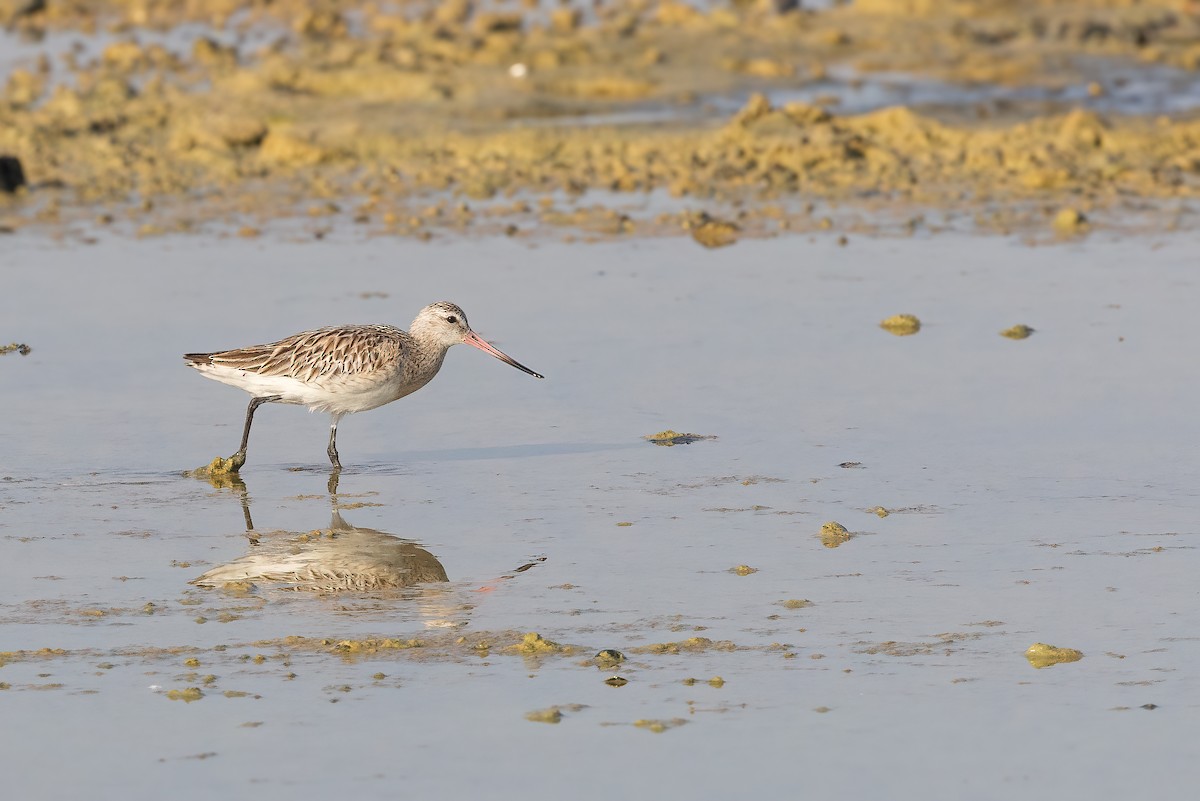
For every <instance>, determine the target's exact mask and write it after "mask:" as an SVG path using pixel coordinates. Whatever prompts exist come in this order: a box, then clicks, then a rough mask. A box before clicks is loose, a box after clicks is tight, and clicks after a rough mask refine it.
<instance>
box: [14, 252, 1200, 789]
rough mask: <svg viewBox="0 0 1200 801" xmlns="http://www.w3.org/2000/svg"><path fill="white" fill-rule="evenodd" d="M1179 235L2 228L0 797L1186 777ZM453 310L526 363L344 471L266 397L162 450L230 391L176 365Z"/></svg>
mask: <svg viewBox="0 0 1200 801" xmlns="http://www.w3.org/2000/svg"><path fill="white" fill-rule="evenodd" d="M1196 247H1197V240H1196V237H1195V236H1194V235H1191V234H1183V233H1178V234H1173V235H1171V236H1169V237H1164V238H1161V239H1150V238H1146V237H1142V238H1132V239H1128V240H1124V241H1121V240H1117V239H1114V238H1106V237H1105V236H1104V235H1102V234H1096V235H1093V236H1092V237H1090V238H1086V239H1083V240H1078V241H1074V242H1068V243H1063V244H1057V245H1053V246H1042V247H1031V246H1028V245H1026V244H1023V243H1021V242H1019V241H1016V240H1012V239H1004V238H999V237H990V238H985V237H976V236H960V235H957V234H944V235H941V236H938V237H934V238H924V237H915V238H909V239H886V238H874V239H872V238H864V237H852V238H851V240H850V242H849V244H848V245H847V246H844V247H839V246H838V244H837V238H836V236H835V235H833V234H827V235H822V236H816V237H812V238H809V237H803V236H791V237H781V238H775V239H759V240H744V241H742V242H739V243H738V244H737V245H736V246H734V247H729V248H723V249H720V250H705V249H703V248H701V247H699V246H698V245H696V244H694V243H692V242H691V241H690V240H681V239H658V240H638V239H631V240H627V241H621V242H610V243H602V244H592V245H580V244H574V245H566V244H560V243H555V242H534V243H532V244H531V243H529V242H521V241H513V240H510V239H505V238H495V239H492V238H488V239H482V240H472V239H459V240H456V241H452V242H450V241H434V242H432V243H428V244H420V243H417V242H412V241H407V240H405V241H396V240H390V239H386V240H385V239H359V238H355V237H351V236H345V235H340V234H337V235H333V236H330V237H327V238H326V239H325V240H324V241H322V242H315V243H313V242H310V243H303V244H301V243H292V242H287V241H277V240H275V239H273V238H270V237H264V238H262V239H259V240H254V241H244V240H216V239H211V238H203V239H201V238H185V237H178V238H177V237H159V238H153V239H147V240H141V241H136V240H129V239H124V238H120V237H112V238H108V237H103V236H102V237H101V238H100V240H99V241H98V242H97V243H96V244H94V245H78V244H56V243H52V242H49V241H47V240H45V239H42V238H38V237H37V236H35V235H33V234H31V233H28V232H20V233H17V234H15V235H12V236H9V237H6V238H5V239H4V242H3V250H2V251H0V264H2V265H3V267H4V275H5V289H4V292H3V294H2V295H0V321H3V322H2V324H3V326H4V329H3V330H2V331H0V340H3V341H4V342H8V341H9V340H16V341H19V342H23V343H26V344H28V345H29V346H30V347H31V348H32V351H31V353H29V354H28V355H26V356H22V355H20V354H18V353H9V354H5V355H3V356H0V397H2V398H3V408H4V412H5V424H4V425H3V426H2V427H0V542H2V545H0V547H2V548H3V552H4V559H3V560H2V561H0V586H3V587H4V591H3V594H2V595H0V687H3V689H2V690H0V710H2V713H0V719H2V720H3V721H4V723H3V725H2V726H0V754H3V756H2V757H0V761H2V763H3V764H4V765H5V768H6V769H5V775H6V787H7V788H8V791H9V792H10V793H12V794H13V797H38V798H75V797H78V796H79V794H80V793H81V792H87V791H92V792H99V793H104V792H106V791H113V790H116V789H118V788H120V789H122V790H123V792H124V793H125V794H126V795H130V796H133V797H144V798H150V797H160V796H161V795H163V794H166V793H170V794H171V795H172V796H173V797H177V798H184V799H188V798H197V799H198V798H210V797H212V795H213V793H214V792H222V791H223V792H229V793H233V794H239V793H245V792H248V791H252V792H254V793H255V794H256V795H257V796H259V797H264V798H284V797H288V798H316V797H325V796H328V795H330V794H331V793H339V792H347V791H349V792H353V793H356V794H358V795H360V796H363V797H369V798H384V797H389V798H390V797H396V795H397V793H403V794H406V795H411V796H414V797H424V796H428V795H433V794H434V793H437V794H439V795H444V796H447V797H460V796H464V795H466V794H467V793H474V792H477V791H478V790H479V789H480V788H487V792H488V793H489V794H490V795H492V796H494V797H499V798H517V797H549V796H551V795H555V796H560V795H567V794H569V795H571V796H572V797H580V798H601V797H607V796H609V795H610V794H611V790H612V787H613V781H614V778H613V777H614V775H618V776H620V777H621V779H620V781H621V783H622V784H623V785H624V786H625V787H627V788H628V789H629V790H630V791H631V792H634V793H636V794H637V795H638V796H649V795H651V794H665V793H670V794H672V795H673V796H674V795H679V796H684V795H686V796H687V797H693V798H719V797H730V796H731V795H736V794H738V793H740V792H744V791H745V790H747V789H751V790H752V791H753V792H755V794H756V795H760V796H766V797H783V796H784V794H788V795H791V794H794V792H795V790H796V788H797V787H803V788H804V789H805V790H807V791H808V792H809V793H810V794H812V795H814V796H821V797H833V796H842V797H868V796H870V797H878V796H879V795H881V794H884V793H886V795H887V797H890V798H900V799H911V798H930V797H933V798H962V797H964V796H968V795H969V796H970V797H973V798H1001V797H1005V798H1007V797H1011V796H1012V794H1013V793H1014V792H1018V793H1019V792H1032V793H1035V794H1037V795H1046V796H1048V795H1051V794H1055V793H1058V794H1067V795H1070V796H1076V797H1080V796H1083V795H1085V794H1102V795H1105V796H1115V795H1118V794H1128V793H1132V792H1135V791H1144V790H1147V789H1152V790H1153V791H1154V792H1157V793H1158V794H1160V795H1161V796H1163V797H1168V798H1183V797H1186V794H1187V792H1188V788H1190V787H1192V786H1194V784H1195V782H1196V780H1197V779H1198V778H1200V776H1198V775H1197V774H1198V769H1197V768H1196V763H1195V760H1191V759H1188V758H1187V757H1188V756H1189V755H1190V753H1191V751H1192V749H1193V742H1192V738H1191V737H1190V733H1191V728H1192V723H1191V722H1192V720H1193V719H1194V715H1195V712H1196V707H1197V705H1198V704H1200V684H1198V682H1197V679H1196V677H1195V674H1194V673H1193V672H1191V671H1189V670H1188V666H1189V665H1192V664H1195V662H1196V659H1197V658H1198V657H1200V645H1198V640H1197V639H1196V633H1195V626H1194V614H1193V613H1194V606H1195V580H1194V577H1195V575H1196V574H1197V569H1198V567H1200V558H1198V554H1197V550H1196V537H1197V525H1196V520H1197V511H1198V510H1200V497H1198V494H1197V491H1196V486H1197V479H1198V478H1200V476H1198V475H1197V472H1198V470H1197V465H1196V462H1195V460H1194V458H1192V455H1193V450H1194V449H1193V448H1192V445H1191V443H1194V442H1196V441H1197V440H1198V439H1200V422H1198V421H1197V419H1196V416H1195V414H1194V398H1195V397H1196V396H1197V393H1198V391H1200V386H1198V384H1200V379H1198V377H1197V375H1196V374H1195V371H1193V370H1191V369H1190V367H1189V365H1190V364H1191V363H1192V361H1194V360H1193V359H1192V351H1193V350H1194V348H1193V347H1192V344H1191V343H1192V342H1193V339H1194V309H1195V308H1196V306H1197V300H1200V298H1197V287H1196V283H1195V270H1194V254H1195V252H1196ZM443 298H444V299H449V300H453V301H455V302H458V303H459V304H461V305H462V306H463V307H464V309H465V310H466V312H467V313H468V314H469V315H470V319H471V322H472V325H473V326H474V327H475V328H476V330H478V331H479V332H480V333H481V334H482V335H483V336H484V337H486V338H488V339H489V340H492V341H494V342H496V344H497V345H498V346H499V347H501V348H502V349H504V350H505V351H506V352H508V353H510V354H512V355H514V356H515V357H516V358H518V359H520V360H521V361H522V362H523V363H525V364H528V365H530V366H531V367H532V368H534V369H536V370H538V371H539V372H543V373H545V374H546V376H547V380H546V381H544V382H538V381H533V380H531V379H529V378H528V376H523V375H521V374H520V373H518V372H517V371H515V370H511V369H508V368H506V367H504V366H503V365H498V364H496V363H494V361H493V360H491V359H487V358H486V357H484V356H483V355H482V354H479V353H475V352H474V351H471V350H469V349H467V348H456V349H454V350H452V351H451V353H450V355H449V356H448V358H447V363H446V365H445V367H444V368H443V371H442V373H441V374H440V375H439V376H438V377H437V379H435V381H434V382H433V383H432V384H431V385H430V386H429V387H427V388H425V389H423V390H421V391H420V392H418V393H417V394H415V395H413V396H411V397H409V398H405V399H402V400H401V401H398V402H397V403H395V404H392V405H390V406H386V407H383V408H382V409H379V410H376V411H373V412H371V413H367V414H363V415H358V416H353V417H350V418H347V419H346V420H344V421H343V423H342V425H341V426H340V429H339V439H338V444H339V448H340V450H341V455H342V461H343V463H344V464H345V465H346V466H347V467H346V469H345V470H344V471H343V472H342V474H341V476H340V479H339V481H338V482H337V487H336V494H334V495H331V494H330V493H329V487H328V483H329V478H330V476H329V469H328V464H327V462H326V459H325V454H324V449H325V439H326V436H327V419H326V418H325V417H324V416H321V415H309V414H307V413H305V412H304V411H303V410H301V409H298V408H295V407H277V406H268V407H264V408H263V409H262V410H260V413H259V416H258V418H257V419H256V423H255V430H254V436H253V439H252V441H251V447H250V457H249V461H248V463H247V465H246V467H245V468H244V469H243V473H242V477H241V478H242V483H231V484H229V485H227V486H213V485H212V484H210V483H207V482H205V481H201V480H198V479H195V478H189V477H185V476H184V475H183V472H184V471H186V470H188V469H190V468H193V467H196V466H198V465H200V464H203V463H205V462H207V461H209V460H210V459H211V458H212V457H214V456H217V455H222V456H225V455H228V454H229V453H232V451H233V450H234V449H235V448H236V446H237V439H238V437H239V435H240V429H241V420H242V414H243V412H244V409H245V400H246V398H245V396H244V395H243V394H242V393H239V392H237V391H235V390H233V389H231V388H229V387H224V386H220V385H218V384H215V383H212V382H208V381H205V380H203V379H202V378H201V377H200V376H198V375H196V374H195V373H194V372H192V371H190V370H188V369H187V368H186V367H185V366H184V365H183V362H182V359H180V354H182V353H184V352H188V351H194V350H209V349H219V348H226V347H232V346H236V345H243V344H249V343H255V342H264V341H270V340H273V339H277V338H279V337H282V336H284V335H287V334H290V333H293V332H295V331H299V330H302V329H305V328H311V327H316V326H320V325H327V324H334V323H339V322H392V323H397V324H401V325H406V324H407V322H408V320H410V319H411V318H412V316H413V315H414V314H415V313H416V311H417V310H419V309H420V308H421V307H422V306H423V305H425V304H426V303H429V302H431V301H434V300H438V299H443ZM901 313H909V314H914V315H916V316H917V317H919V319H920V323H921V326H920V330H919V332H918V333H916V334H914V335H910V336H902V337H901V336H893V335H892V334H891V333H889V332H888V331H885V330H883V329H881V328H880V327H879V325H878V323H879V321H881V320H883V319H884V318H886V317H889V316H892V315H895V314H901ZM1017 324H1025V325H1028V326H1030V327H1032V328H1033V329H1034V332H1033V334H1032V335H1031V336H1029V337H1028V338H1026V339H1021V340H1013V339H1009V338H1006V337H1003V336H1001V335H1000V332H1001V331H1002V330H1005V329H1009V328H1010V327H1012V326H1014V325H1017ZM664 429H673V430H675V431H677V432H681V433H692V434H697V435H715V436H716V439H701V440H698V441H695V442H692V443H691V444H680V445H674V446H672V447H662V446H659V445H656V444H653V443H651V442H648V441H646V440H644V439H643V436H645V435H650V434H654V433H656V432H660V431H663V430H664ZM835 521H836V522H838V523H840V524H841V525H842V526H843V527H844V528H845V530H846V533H847V534H848V537H835V538H832V539H829V538H825V539H823V538H822V527H823V525H824V524H826V523H830V522H835ZM249 526H252V528H248V527H249ZM830 545H836V546H837V547H830ZM347 563H350V564H354V565H357V566H358V567H359V571H358V573H357V574H356V575H358V576H359V577H360V578H359V579H354V580H351V585H353V581H355V580H357V581H359V584H358V585H353V586H349V588H345V587H339V586H336V582H337V581H338V580H340V579H339V578H338V575H343V574H337V572H336V571H335V570H333V569H331V568H329V567H328V566H329V565H331V564H341V565H344V564H347ZM281 564H284V565H286V566H289V568H290V569H293V570H295V571H307V572H306V573H304V575H305V576H307V577H308V578H309V579H311V580H310V581H304V580H301V579H299V578H297V576H298V575H299V573H293V574H292V575H291V577H290V578H287V577H286V576H281V568H280V567H279V566H280V565H281ZM272 566H274V567H272ZM272 570H274V572H272ZM217 571H226V572H224V573H218V572H217ZM255 571H258V572H255ZM322 571H324V572H322ZM206 574H207V575H209V576H214V575H215V576H220V578H219V579H217V578H214V579H211V580H209V581H206V582H204V583H205V584H209V585H211V586H201V585H198V584H193V583H191V582H193V581H194V580H196V579H198V578H199V577H201V576H203V575H206ZM363 575H370V576H374V577H377V578H378V577H382V578H378V581H377V582H376V583H375V584H371V583H369V581H367V580H365V579H362V578H361V576H363ZM226 579H228V580H226ZM322 581H323V582H325V583H322ZM805 602H807V603H805ZM533 632H536V633H537V635H539V636H538V637H530V636H529V634H530V633H533ZM1038 642H1043V643H1049V644H1052V645H1055V646H1060V647H1065V648H1072V649H1077V650H1079V651H1081V652H1082V653H1083V658H1082V659H1080V660H1078V661H1074V662H1069V663H1062V664H1055V665H1053V666H1050V667H1045V668H1042V669H1036V668H1034V667H1033V666H1032V665H1031V663H1030V662H1029V661H1027V660H1026V658H1025V656H1024V654H1025V651H1026V649H1027V648H1029V646H1031V645H1032V644H1034V643H1038ZM604 649H614V650H616V651H619V652H620V653H621V654H622V655H623V656H624V660H623V661H614V660H601V662H600V664H599V665H597V664H596V662H595V661H594V660H593V657H594V656H595V655H596V654H597V652H599V651H601V650H604ZM614 676H619V677H621V678H623V679H625V680H626V683H624V684H621V683H620V682H617V681H612V679H613V677H614ZM554 721H557V722H554ZM131 776H136V777H137V780H138V781H137V785H136V789H131V782H130V777H131Z"/></svg>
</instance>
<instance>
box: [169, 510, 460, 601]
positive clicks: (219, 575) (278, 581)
mask: <svg viewBox="0 0 1200 801" xmlns="http://www.w3.org/2000/svg"><path fill="white" fill-rule="evenodd" d="M255 541H256V542H257V545H256V546H254V547H252V548H251V549H250V552H249V553H247V554H246V555H245V556H242V557H239V558H238V559H234V560H233V561H232V562H229V563H228V564H224V565H220V566H218V567H214V568H213V569H212V570H209V571H208V572H207V573H205V574H204V575H202V576H200V577H198V578H196V579H194V580H193V581H192V584H196V585H197V586H200V587H221V586H223V585H225V584H228V583H231V582H249V583H251V584H271V585H274V586H277V587H279V588H281V589H290V590H300V591H306V592H318V593H334V592H347V591H349V592H365V591H371V590H381V589H401V588H404V587H409V586H412V585H414V584H421V583H428V582H445V581H449V579H448V578H447V577H446V570H445V568H443V567H442V564H441V562H439V561H438V560H437V557H435V556H434V555H433V554H431V553H430V552H429V551H426V550H425V549H424V548H420V547H418V546H416V545H414V544H413V543H411V542H407V541H405V540H402V539H400V538H399V537H395V536H392V535H391V534H385V533H383V532H382V531H376V530H374V529H370V528H358V527H357V526H352V525H350V524H349V523H347V522H346V521H345V520H344V519H343V518H342V516H341V514H339V513H338V511H337V510H336V509H335V510H334V512H333V519H332V521H331V522H330V524H329V528H328V529H325V530H321V531H314V532H311V533H308V534H295V533H292V532H280V533H279V534H277V535H268V536H262V535H259V536H258V537H257V539H256V540H252V542H255Z"/></svg>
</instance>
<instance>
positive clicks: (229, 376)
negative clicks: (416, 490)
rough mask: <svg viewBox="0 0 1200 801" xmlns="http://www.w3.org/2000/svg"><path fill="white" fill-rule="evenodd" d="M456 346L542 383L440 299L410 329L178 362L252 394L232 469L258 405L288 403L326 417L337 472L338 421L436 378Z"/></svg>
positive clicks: (284, 342) (355, 329)
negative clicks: (464, 346)
mask: <svg viewBox="0 0 1200 801" xmlns="http://www.w3.org/2000/svg"><path fill="white" fill-rule="evenodd" d="M460 342H464V343H466V344H468V345H472V346H474V347H476V348H479V349H480V350H482V351H483V352H484V353H490V354H491V355H493V356H495V357H496V358H497V359H499V360H500V361H502V362H505V363H506V364H511V365H512V366H513V367H516V368H517V369H518V370H522V371H524V372H526V373H529V374H530V375H531V376H533V377H534V378H543V376H541V375H539V374H538V373H535V372H534V371H533V370H530V369H529V368H528V367H526V366H525V365H523V364H521V363H520V362H518V361H516V360H515V359H512V358H510V357H509V356H506V355H505V354H503V353H501V352H500V351H499V350H497V349H496V348H495V347H493V346H492V345H490V344H488V343H487V342H485V341H484V340H483V339H481V338H480V337H479V335H478V334H476V333H475V332H474V331H472V330H471V326H470V325H469V324H468V323H467V317H466V315H465V314H463V310H462V309H460V308H459V307H458V306H456V305H454V304H453V303H447V302H445V301H443V302H440V303H433V304H431V305H429V306H426V307H425V308H424V309H421V313H420V314H418V315H417V318H416V319H415V320H413V322H412V325H411V326H410V327H409V329H408V331H402V330H400V329H399V328H395V327H393V326H390V325H341V326H334V327H331V328H318V329H317V330H315V331H304V332H301V333H299V334H294V335H292V336H290V337H288V338H287V339H281V340H279V341H278V342H272V343H270V344H267V345H251V346H250V347H248V348H237V349H235V350H225V351H220V352H217V353H188V354H185V355H184V357H183V358H184V359H186V360H187V363H188V366H189V367H194V368H196V369H197V370H199V371H200V372H201V373H203V374H204V375H205V377H207V378H211V379H213V380H214V381H220V382H222V383H224V384H230V385H232V386H235V387H238V388H240V389H244V390H246V391H247V392H249V393H250V395H251V399H250V406H249V407H248V408H247V409H246V426H245V428H244V429H243V430H242V446H241V447H240V448H239V449H238V451H237V453H235V454H234V455H233V456H232V457H231V463H230V467H229V469H230V470H233V471H237V470H238V469H240V468H241V466H242V465H244V464H245V463H246V445H247V443H249V441H250V424H251V423H252V422H253V420H254V412H255V410H256V409H258V407H259V406H261V405H262V404H264V403H294V404H298V405H300V406H307V407H308V409H309V411H313V412H328V413H329V414H330V416H331V417H332V420H331V422H330V425H329V448H328V450H327V453H328V454H329V461H330V462H332V463H333V466H334V467H335V468H339V469H340V468H341V466H342V463H341V461H340V460H339V459H338V452H337V425H338V421H339V420H341V419H342V417H344V416H345V415H347V414H351V413H353V412H365V411H367V410H368V409H375V408H377V407H379V406H382V405H384V404H385V403H391V402H392V401H394V400H398V399H399V398H403V397H404V396H405V395H410V394H412V393H413V392H416V391H417V390H418V389H420V388H421V387H423V386H425V385H426V384H428V383H429V382H430V381H431V380H432V379H433V377H434V376H435V375H437V372H438V370H440V369H441V367H442V360H443V359H445V357H446V351H447V350H449V348H450V346H452V345H457V344H459V343H460Z"/></svg>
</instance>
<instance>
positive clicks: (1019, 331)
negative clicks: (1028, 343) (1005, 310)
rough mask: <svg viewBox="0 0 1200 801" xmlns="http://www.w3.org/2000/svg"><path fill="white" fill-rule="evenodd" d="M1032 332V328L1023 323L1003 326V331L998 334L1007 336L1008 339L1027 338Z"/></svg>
mask: <svg viewBox="0 0 1200 801" xmlns="http://www.w3.org/2000/svg"><path fill="white" fill-rule="evenodd" d="M1032 333H1033V329H1032V328H1030V327H1029V326H1027V325H1023V324H1017V325H1014V326H1012V327H1011V328H1005V329H1004V330H1003V331H1001V332H1000V336H1002V337H1007V338H1008V339H1029V336H1030V335H1031V334H1032Z"/></svg>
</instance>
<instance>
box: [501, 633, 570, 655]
mask: <svg viewBox="0 0 1200 801" xmlns="http://www.w3.org/2000/svg"><path fill="white" fill-rule="evenodd" d="M504 650H505V651H507V652H509V653H516V654H521V655H523V656H541V655H548V654H571V653H574V651H575V649H574V648H572V647H571V646H569V645H560V644H559V643H556V642H554V641H553V640H547V639H546V638H544V637H543V636H542V635H540V634H538V633H537V632H536V631H531V632H529V633H528V634H526V635H525V636H524V637H523V638H522V639H521V641H520V642H519V643H516V644H515V645H509V646H506V647H505V648H504Z"/></svg>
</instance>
